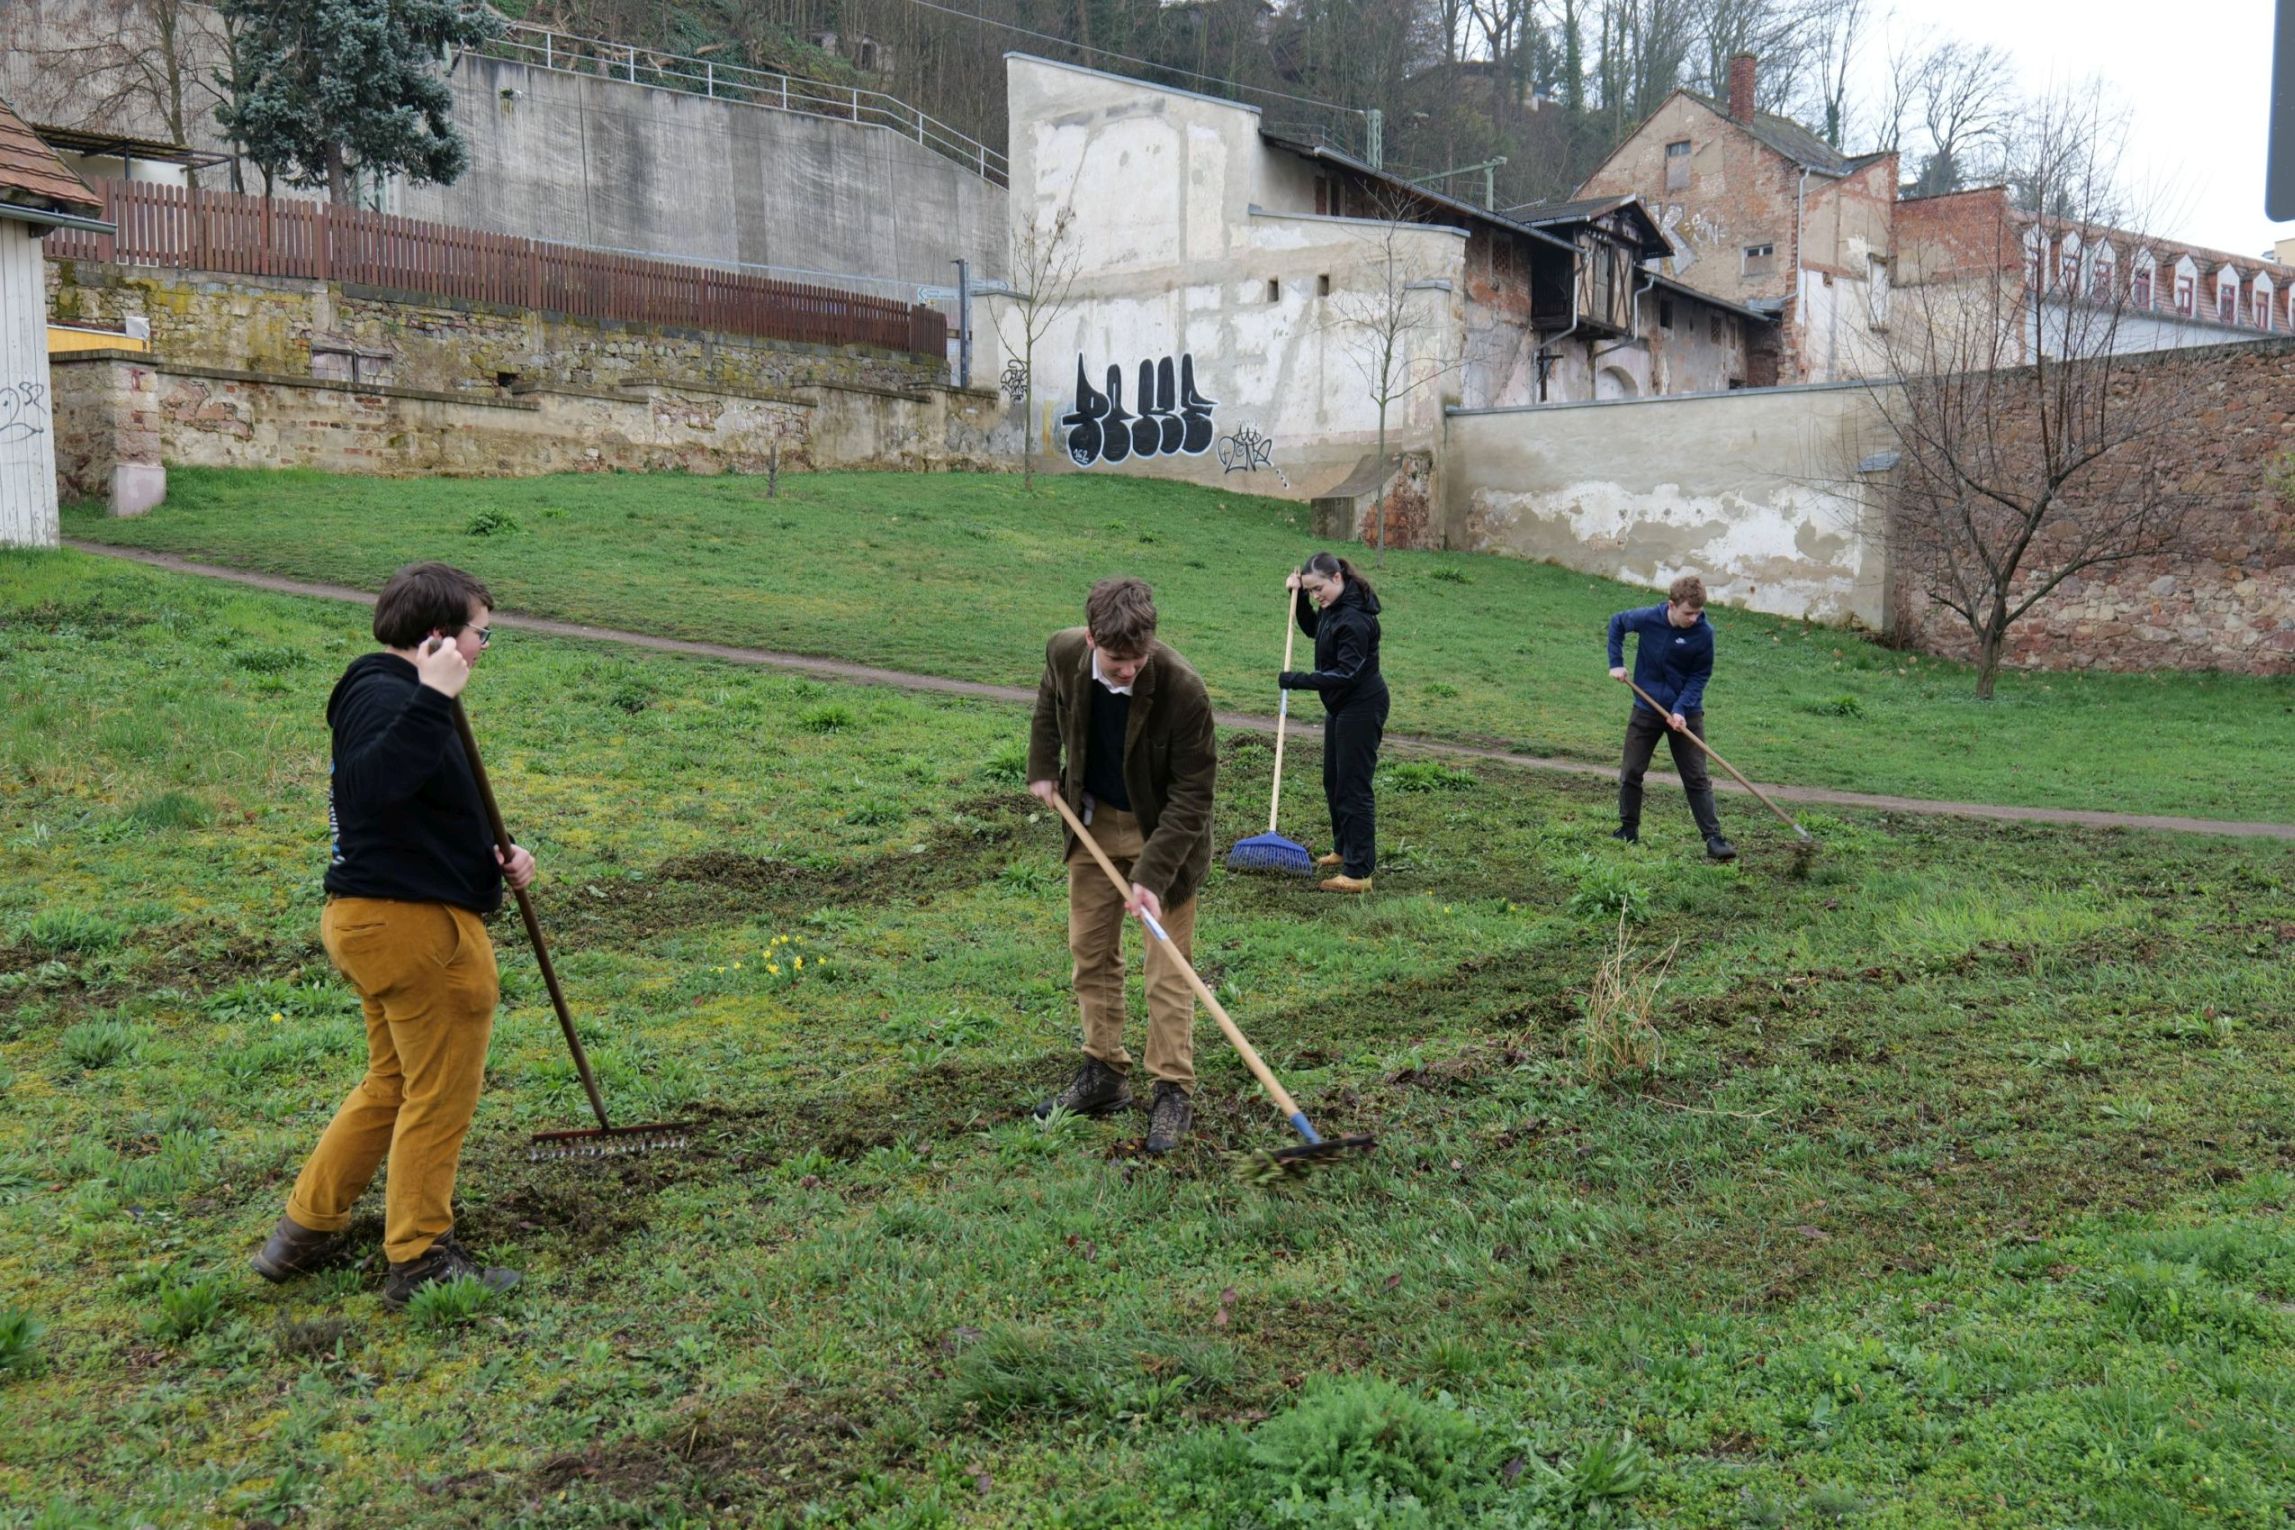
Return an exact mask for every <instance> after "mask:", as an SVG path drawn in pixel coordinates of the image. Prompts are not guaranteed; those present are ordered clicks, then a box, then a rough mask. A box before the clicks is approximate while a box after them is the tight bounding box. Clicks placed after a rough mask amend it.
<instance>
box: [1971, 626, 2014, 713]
mask: <svg viewBox="0 0 2295 1530" xmlns="http://www.w3.org/2000/svg"><path fill="white" fill-rule="evenodd" d="M2007 646H2008V624H2007V623H2006V622H2003V621H2000V620H1998V619H1997V618H1996V619H1995V620H1993V621H1992V622H1991V623H1989V624H1988V625H1987V626H1986V627H1985V629H1984V631H1983V632H1981V633H1979V634H1978V635H1977V640H1976V699H1977V700H1978V701H1990V700H1991V699H1992V686H1993V682H1994V681H1996V680H1998V679H1999V678H2000V655H2001V653H2002V651H2003V650H2005V649H2006V648H2007Z"/></svg>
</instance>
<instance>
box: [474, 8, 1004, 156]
mask: <svg viewBox="0 0 2295 1530" xmlns="http://www.w3.org/2000/svg"><path fill="white" fill-rule="evenodd" d="M474 51H476V52H477V53H478V54H480V55H481V56H482V57H486V58H500V59H508V60H510V61H512V62H514V63H520V64H527V65H531V66H532V67H534V68H538V69H553V70H557V71H559V72H560V73H566V74H591V75H596V76H598V77H600V78H601V79H609V80H625V81H627V82H629V83H630V84H633V85H657V86H660V87H662V88H664V89H668V90H683V91H689V92H691V93H692V94H694V95H699V96H707V97H709V98H710V99H711V100H716V101H737V102H740V103H741V104H743V105H745V106H761V107H765V108H767V109H769V110H772V111H782V112H796V113H798V114H799V115H801V116H807V117H827V118H830V119H831V120H833V121H838V122H857V123H861V124H863V125H864V126H870V127H881V128H886V129H889V130H890V131H892V132H895V133H898V134H900V135H901V136H902V137H903V138H911V139H914V140H915V141H916V142H918V143H920V144H922V145H924V146H925V147H926V148H928V149H931V150H933V151H934V152H935V153H938V154H942V155H945V156H947V157H948V158H950V159H953V160H955V161H956V162H957V163H958V164H960V165H963V166H964V167H965V168H966V169H968V170H971V171H972V172H973V173H974V174H976V175H978V176H980V177H981V179H983V180H985V181H987V182H989V183H990V184H991V185H996V186H1004V185H1009V184H1010V182H1011V166H1010V163H1009V162H1008V161H1007V160H1006V158H1005V157H1004V155H1003V154H1001V153H999V152H998V151H997V150H995V149H992V148H990V147H989V146H988V145H986V144H984V143H982V142H981V141H980V140H979V139H977V138H974V137H972V136H971V135H970V134H968V133H965V132H963V131H962V130H960V129H958V128H953V127H950V126H949V125H948V124H947V123H945V122H942V121H941V120H939V119H938V118H937V117H931V116H927V115H926V114H925V113H924V111H922V110H921V109H920V108H918V107H914V106H911V105H909V104H908V103H907V102H905V101H903V100H901V99H900V98H899V97H897V96H888V95H886V94H884V93H883V92H882V91H876V90H863V89H862V88H860V87H859V86H857V85H828V84H823V83H822V82H821V81H819V80H806V79H800V78H798V77H797V76H795V75H790V74H777V73H775V72H773V71H771V70H766V69H751V68H749V67H748V66H746V65H743V64H721V63H718V62H717V61H716V60H714V59H706V58H688V57H686V56H684V55H683V54H677V53H662V52H659V51H657V50H655V49H652V48H640V47H636V46H634V45H632V44H629V43H617V42H605V41H602V40H600V39H598V38H595V37H575V36H572V35H570V34H568V33H565V32H557V31H552V30H551V29H550V28H548V27H541V26H536V25H534V24H533V23H531V22H524V21H514V22H511V23H510V24H509V26H508V28H507V29H506V30H505V31H504V32H503V34H502V35H501V36H500V37H498V38H496V39H495V40H494V41H492V42H490V43H484V44H481V45H480V46H479V47H478V48H477V49H476V50H474Z"/></svg>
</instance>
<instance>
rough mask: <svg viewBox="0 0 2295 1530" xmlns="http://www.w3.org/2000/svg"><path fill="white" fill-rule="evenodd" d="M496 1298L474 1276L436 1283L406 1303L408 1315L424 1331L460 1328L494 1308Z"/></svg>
mask: <svg viewBox="0 0 2295 1530" xmlns="http://www.w3.org/2000/svg"><path fill="white" fill-rule="evenodd" d="M497 1294H498V1293H497V1292H496V1291H495V1289H494V1288H493V1287H492V1286H490V1285H488V1284H487V1283H486V1282H485V1281H483V1280H480V1279H479V1278H478V1277H477V1276H475V1275H464V1276H461V1277H459V1278H457V1279H454V1280H439V1281H433V1282H432V1283H431V1284H429V1285H427V1286H424V1287H422V1288H421V1289H420V1290H418V1291H416V1292H415V1293H414V1295H413V1296H411V1297H409V1298H408V1299H407V1304H406V1315H407V1316H408V1317H409V1318H411V1319H412V1320H413V1321H414V1322H415V1323H416V1324H418V1325H420V1326H421V1327H424V1328H432V1329H438V1328H459V1327H461V1326H462V1325H463V1324H465V1323H470V1322H474V1321H476V1320H477V1318H478V1316H479V1314H480V1313H482V1312H484V1311H485V1310H486V1309H487V1308H489V1307H491V1306H493V1305H494V1299H495V1297H496V1295H497Z"/></svg>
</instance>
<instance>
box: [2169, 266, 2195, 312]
mask: <svg viewBox="0 0 2295 1530" xmlns="http://www.w3.org/2000/svg"><path fill="white" fill-rule="evenodd" d="M2198 295H2199V282H2198V281H2197V279H2196V278H2194V277H2191V276H2187V275H2186V274H2184V273H2183V272H2181V271H2178V272H2177V273H2176V274H2175V311H2176V312H2177V313H2180V314H2182V315H2184V316H2185V317H2186V318H2189V317H2190V316H2191V314H2192V308H2193V304H2194V302H2195V301H2196V300H2197V298H2198Z"/></svg>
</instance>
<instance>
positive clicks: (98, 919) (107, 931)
mask: <svg viewBox="0 0 2295 1530" xmlns="http://www.w3.org/2000/svg"><path fill="white" fill-rule="evenodd" d="M127 934H128V932H127V927H126V926H125V925H122V924H119V923H116V922H114V921H112V920H110V919H106V918H104V917H103V916H102V915H100V914H90V913H87V912H85V911H83V910H81V909H76V908H51V909H46V910H43V911H42V912H40V913H37V914H34V915H33V916H32V917H31V919H30V920H28V921H27V922H26V923H25V925H24V928H23V939H24V943H25V944H26V945H29V946H31V947H32V948H33V949H34V950H38V951H47V952H51V953H59V954H60V953H62V952H65V951H109V950H110V949H111V948H112V947H114V946H116V945H118V944H119V943H120V942H121V941H123V940H125V939H127Z"/></svg>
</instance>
